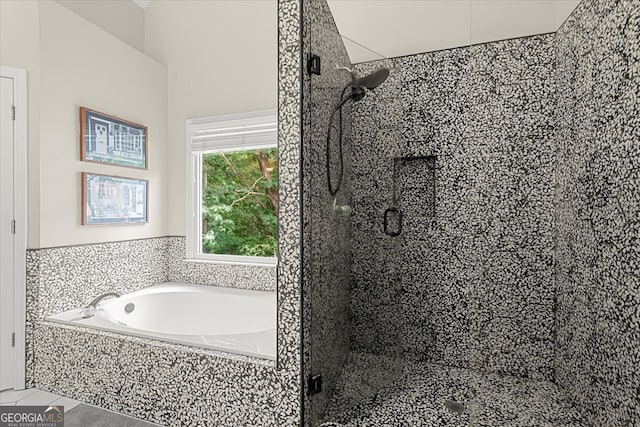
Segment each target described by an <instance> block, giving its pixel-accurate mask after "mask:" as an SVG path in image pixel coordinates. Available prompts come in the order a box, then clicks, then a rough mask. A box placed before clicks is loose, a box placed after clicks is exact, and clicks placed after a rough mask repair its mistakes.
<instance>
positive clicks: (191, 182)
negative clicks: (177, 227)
mask: <svg viewBox="0 0 640 427" xmlns="http://www.w3.org/2000/svg"><path fill="white" fill-rule="evenodd" d="M276 144H277V115H276V112H275V111H272V110H268V111H255V112H250V113H242V114H228V115H223V116H214V117H205V118H199V119H189V120H187V145H188V150H187V156H188V171H187V174H188V176H187V178H188V179H187V182H188V184H187V186H188V188H187V191H188V194H189V200H188V212H187V222H188V224H187V257H188V258H191V259H202V260H211V261H218V262H230V263H247V264H275V263H276V257H277V248H278V149H277V147H276Z"/></svg>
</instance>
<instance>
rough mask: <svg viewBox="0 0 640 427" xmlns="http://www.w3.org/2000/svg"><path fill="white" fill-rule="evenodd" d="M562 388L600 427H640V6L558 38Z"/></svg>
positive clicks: (587, 20)
mask: <svg viewBox="0 0 640 427" xmlns="http://www.w3.org/2000/svg"><path fill="white" fill-rule="evenodd" d="M555 53H556V57H557V71H556V77H557V82H558V109H557V116H556V117H557V122H558V129H557V145H558V147H557V151H556V162H557V163H556V171H557V186H556V203H557V211H556V232H557V243H556V246H557V254H556V285H557V317H556V330H557V341H556V344H557V350H556V370H555V375H556V381H557V382H558V384H559V385H560V386H562V387H563V388H564V389H565V390H567V392H568V394H569V396H570V397H571V399H572V401H573V402H574V403H575V404H576V406H577V407H578V408H580V410H582V411H583V412H584V414H585V415H586V417H587V419H588V421H589V422H590V423H591V424H592V425H594V426H637V425H640V277H639V275H638V272H639V271H640V244H639V242H640V226H639V224H640V210H639V206H640V191H639V190H638V189H639V188H640V173H639V171H640V66H639V64H640V1H638V0H619V1H616V0H589V1H586V0H585V1H583V2H582V3H581V4H580V5H579V6H578V8H577V9H576V10H575V11H574V12H573V14H572V15H571V16H570V17H569V19H568V20H567V21H566V22H565V23H564V25H563V26H562V27H561V28H560V29H559V31H558V34H557V46H556V51H555Z"/></svg>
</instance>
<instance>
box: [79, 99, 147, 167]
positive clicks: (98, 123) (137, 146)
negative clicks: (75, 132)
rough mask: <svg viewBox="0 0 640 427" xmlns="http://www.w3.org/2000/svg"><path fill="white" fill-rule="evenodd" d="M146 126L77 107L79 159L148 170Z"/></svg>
mask: <svg viewBox="0 0 640 427" xmlns="http://www.w3.org/2000/svg"><path fill="white" fill-rule="evenodd" d="M148 133H149V132H148V129H147V127H146V126H143V125H139V124H137V123H133V122H130V121H127V120H123V119H120V118H118V117H114V116H110V115H108V114H104V113H100V112H98V111H94V110H90V109H88V108H85V107H80V160H83V161H87V162H97V163H108V164H112V165H117V166H125V167H130V168H138V169H147V168H148V165H147V148H148Z"/></svg>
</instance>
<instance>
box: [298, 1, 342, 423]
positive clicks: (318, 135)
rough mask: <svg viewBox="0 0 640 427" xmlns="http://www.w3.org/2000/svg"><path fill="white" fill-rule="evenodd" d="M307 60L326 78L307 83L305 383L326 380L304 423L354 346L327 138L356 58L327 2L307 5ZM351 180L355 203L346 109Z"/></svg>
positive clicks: (315, 415) (316, 415)
mask: <svg viewBox="0 0 640 427" xmlns="http://www.w3.org/2000/svg"><path fill="white" fill-rule="evenodd" d="M303 17H304V18H303V19H304V28H305V37H304V44H303V52H304V57H305V58H306V57H308V55H309V54H310V53H314V54H316V55H318V56H320V57H321V61H322V71H321V74H320V75H313V76H309V75H308V74H305V78H304V81H303V102H304V109H303V115H304V117H305V123H304V128H303V129H304V134H303V144H302V146H303V178H304V180H303V221H304V224H305V228H304V242H305V248H306V249H305V251H304V257H303V268H304V270H303V271H304V273H303V298H304V307H305V310H304V313H305V317H304V325H305V327H304V331H305V334H304V348H305V356H304V365H303V366H304V378H307V377H308V376H309V375H311V374H321V375H322V392H321V393H319V394H315V395H313V396H311V397H309V396H306V400H305V423H306V424H307V425H312V426H313V425H316V424H317V423H318V421H319V420H320V419H321V417H322V415H323V413H324V411H325V408H326V406H327V404H328V403H329V400H330V399H331V397H332V393H333V389H334V388H335V384H336V382H337V381H338V378H339V376H340V373H341V371H342V368H343V366H344V364H345V363H346V360H347V356H348V353H349V348H350V342H349V339H350V322H349V317H350V313H349V301H350V297H349V287H350V274H351V270H350V262H351V261H350V255H351V246H350V243H351V221H350V218H349V215H346V216H340V215H336V212H335V210H334V208H333V201H334V200H333V199H334V198H333V197H332V196H331V194H330V192H329V189H328V184H327V171H326V160H325V157H326V151H325V150H326V136H327V130H328V125H329V116H330V114H331V111H332V110H333V108H334V107H335V106H336V105H337V104H338V102H339V98H340V93H341V91H342V89H343V87H344V86H345V85H346V84H347V83H348V82H349V81H350V75H349V73H348V72H345V71H339V70H337V69H336V65H338V64H339V65H340V66H346V67H349V68H351V63H350V61H349V56H348V55H347V52H346V50H345V47H344V44H343V42H342V38H341V37H340V35H339V34H338V30H337V27H336V25H335V23H334V21H333V17H332V15H331V12H330V10H329V8H328V5H327V3H326V1H325V0H320V1H310V2H305V3H304V11H303ZM343 118H344V120H343V131H344V132H343V141H344V147H343V148H344V159H345V163H344V177H343V182H342V187H341V188H342V189H341V190H340V193H339V194H340V195H341V197H342V198H343V200H344V203H349V200H350V197H351V195H350V185H351V184H350V176H351V165H350V163H349V159H350V149H351V144H350V133H351V109H350V107H346V108H344V114H343ZM332 133H333V136H334V137H333V138H332V141H333V142H332V145H331V146H332V159H331V160H332V161H331V164H332V182H334V185H335V183H336V182H337V180H338V173H337V171H339V169H340V164H339V156H338V117H337V115H336V117H334V121H333V132H332Z"/></svg>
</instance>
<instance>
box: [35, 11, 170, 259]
mask: <svg viewBox="0 0 640 427" xmlns="http://www.w3.org/2000/svg"><path fill="white" fill-rule="evenodd" d="M39 20H40V225H41V227H40V247H51V246H59V245H71V244H82V243H93V242H104V241H114V240H125V239H134V238H142V237H154V236H162V235H165V234H166V215H165V212H166V208H167V199H166V189H165V186H166V182H167V181H166V169H167V167H166V155H167V142H166V123H167V108H166V107H167V76H166V69H165V67H164V66H162V65H160V64H158V63H157V62H155V61H153V60H152V59H150V58H148V57H147V56H145V55H144V54H142V53H140V52H139V51H137V50H135V49H133V48H132V47H130V46H128V45H127V44H125V43H123V42H122V41H120V40H119V39H117V38H115V37H113V36H112V35H110V34H108V33H106V32H104V31H103V30H101V29H100V28H98V27H96V26H94V25H93V24H91V23H89V22H88V21H86V20H84V19H82V18H80V17H79V16H78V15H76V14H74V13H72V12H71V11H69V10H67V9H66V8H64V7H62V6H60V5H59V4H57V3H55V2H48V1H43V2H40V3H39ZM80 106H86V107H89V108H92V109H96V110H99V111H102V112H105V113H108V114H113V115H118V116H120V117H122V118H125V119H128V120H131V121H134V122H137V123H141V124H144V125H146V126H148V127H149V154H148V155H149V170H148V171H145V170H135V169H129V168H121V167H116V166H109V165H101V164H94V163H87V162H81V161H80V160H79V158H80V142H79V127H80V126H79V113H78V110H79V107H80ZM82 171H86V172H97V173H106V174H113V175H121V176H126V177H132V178H144V179H148V180H149V181H150V183H149V188H150V195H149V218H150V220H149V223H148V224H146V225H130V226H81V225H80V207H81V202H80V199H81V197H80V172H82ZM30 209H31V207H30Z"/></svg>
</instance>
